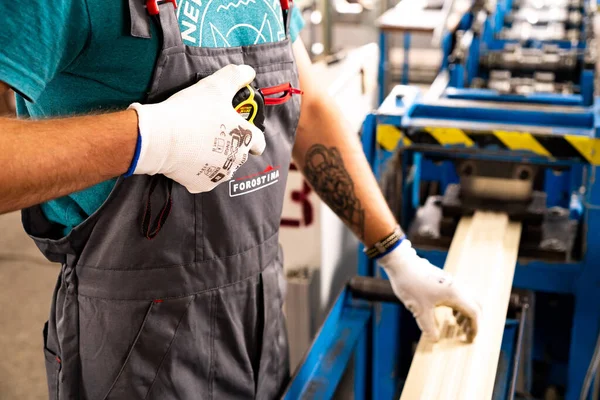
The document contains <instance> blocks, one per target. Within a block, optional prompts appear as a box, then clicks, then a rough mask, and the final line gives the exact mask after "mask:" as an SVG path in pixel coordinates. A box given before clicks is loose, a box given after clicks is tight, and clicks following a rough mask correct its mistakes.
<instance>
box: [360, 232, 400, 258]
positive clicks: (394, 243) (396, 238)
mask: <svg viewBox="0 0 600 400" xmlns="http://www.w3.org/2000/svg"><path fill="white" fill-rule="evenodd" d="M404 238H405V236H404V234H403V233H402V230H401V229H400V226H396V229H394V232H392V233H391V234H389V235H388V236H386V237H385V238H383V239H382V240H380V241H379V242H377V243H375V244H374V245H373V246H371V247H370V248H368V249H367V248H365V250H364V252H365V253H366V254H367V256H368V257H369V258H374V259H377V258H380V257H383V256H384V255H386V254H388V253H389V252H390V251H392V250H394V249H395V248H396V247H398V246H399V245H400V243H402V241H403V240H404Z"/></svg>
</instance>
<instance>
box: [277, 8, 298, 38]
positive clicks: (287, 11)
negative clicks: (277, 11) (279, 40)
mask: <svg viewBox="0 0 600 400" xmlns="http://www.w3.org/2000/svg"><path fill="white" fill-rule="evenodd" d="M279 2H280V3H281V11H282V13H283V25H284V26H285V35H286V36H288V37H289V35H290V21H291V19H292V8H293V7H294V2H293V0H279Z"/></svg>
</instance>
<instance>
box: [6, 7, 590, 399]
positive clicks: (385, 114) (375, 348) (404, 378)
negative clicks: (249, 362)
mask: <svg viewBox="0 0 600 400" xmlns="http://www.w3.org/2000/svg"><path fill="white" fill-rule="evenodd" d="M295 6H296V7H299V8H300V9H301V10H302V16H303V18H304V21H305V23H306V25H305V27H304V29H303V30H302V32H301V37H302V39H303V40H304V43H305V44H306V46H307V49H308V50H309V51H310V55H311V58H312V60H313V62H314V71H315V72H314V73H315V74H316V75H318V76H319V79H320V80H321V81H322V82H323V85H325V86H326V87H327V90H328V92H329V93H330V94H331V95H332V97H333V99H334V100H335V102H336V103H337V104H338V105H339V107H340V108H341V110H342V111H343V114H344V116H345V118H346V119H347V120H348V121H349V126H350V127H351V130H350V131H349V132H348V135H359V136H360V138H361V141H362V144H363V149H364V151H365V153H366V154H367V158H368V160H369V162H370V164H371V167H372V168H373V171H374V172H375V173H376V176H377V178H378V180H379V182H380V186H381V189H382V191H383V192H384V194H385V196H386V199H387V200H388V203H389V205H390V207H391V208H392V210H393V211H394V213H395V216H396V218H397V219H398V221H399V222H400V223H401V224H402V226H405V227H406V229H407V230H408V237H409V238H410V239H411V241H412V242H413V245H414V246H415V247H416V248H417V250H418V251H419V254H420V255H422V256H424V257H425V258H427V259H429V260H430V261H432V263H434V264H437V265H444V263H445V262H448V259H447V254H448V252H449V251H453V252H455V253H452V254H460V251H459V250H454V249H453V248H451V244H453V243H454V242H453V236H454V237H456V236H455V235H457V232H463V231H464V232H467V230H468V229H475V228H472V227H471V225H469V227H467V222H464V223H463V219H464V221H467V220H468V221H469V222H468V223H469V224H471V223H472V224H473V225H476V224H477V223H479V222H477V221H478V220H477V218H483V217H482V215H484V214H485V213H486V212H490V211H492V212H495V213H500V214H502V215H506V221H508V222H498V223H499V224H500V225H502V224H504V225H502V229H506V232H507V233H506V235H509V231H510V229H512V228H511V227H512V226H513V225H511V224H517V225H518V230H519V234H518V235H517V238H516V242H515V243H516V245H515V246H513V248H511V249H509V250H506V251H505V252H504V253H503V252H502V251H504V250H503V249H500V250H499V249H497V248H495V247H493V246H491V245H490V246H489V248H488V247H486V248H484V249H483V250H481V254H480V256H481V257H483V258H485V254H484V253H485V252H486V251H487V252H488V253H487V254H492V256H490V258H491V260H490V268H491V266H492V264H493V265H496V264H494V263H495V262H496V261H494V257H496V258H497V259H502V260H504V261H498V265H497V266H496V267H498V268H504V267H505V264H510V265H512V266H511V267H510V268H509V269H510V272H508V273H507V274H508V275H507V276H508V278H507V279H508V280H507V283H505V284H504V286H503V287H504V292H502V290H500V289H498V290H499V291H498V292H494V291H493V290H496V289H493V290H492V289H491V287H494V288H496V287H497V286H502V285H500V284H498V282H499V281H500V280H501V279H500V278H498V276H500V275H496V278H497V281H494V282H489V281H486V280H485V279H487V277H486V276H484V275H481V281H477V282H476V281H473V282H476V283H475V284H481V285H482V287H483V285H484V284H483V283H481V282H487V283H486V284H487V285H490V287H489V288H487V289H485V290H484V292H483V294H482V296H483V297H484V298H485V293H486V291H487V293H488V294H490V296H492V294H493V296H497V297H498V298H501V297H502V296H504V297H505V301H504V302H502V301H499V302H500V303H502V304H499V305H496V303H493V304H492V303H490V304H489V305H488V307H490V308H492V309H494V310H496V309H498V310H500V311H499V313H500V314H502V315H499V316H498V318H499V319H500V320H502V327H503V330H502V329H501V330H500V331H498V329H496V331H498V332H500V333H499V334H498V335H496V336H497V338H496V339H494V340H496V341H493V340H492V339H490V342H489V346H490V348H492V349H494V350H493V351H492V353H494V352H495V353H494V354H496V356H495V358H494V360H496V361H492V362H491V363H492V364H494V368H495V369H494V371H492V378H491V380H492V385H491V386H489V388H488V389H487V391H486V390H484V389H481V390H483V392H485V393H487V394H486V395H485V396H484V397H477V396H479V395H473V394H470V395H469V394H465V393H466V392H464V391H463V392H461V391H459V392H456V391H455V392H453V391H452V390H453V389H452V388H448V387H443V388H442V389H440V390H445V391H444V392H439V393H438V392H435V391H431V390H430V391H429V392H427V393H425V392H419V391H418V390H417V391H416V392H415V391H414V390H415V389H414V387H415V385H416V386H419V383H420V384H421V386H423V387H431V386H432V385H433V386H436V385H437V383H435V384H434V383H432V381H431V380H428V379H429V378H428V377H427V376H426V375H427V371H429V375H431V376H435V377H436V378H440V377H441V376H446V375H447V374H450V372H448V370H440V371H437V372H432V371H431V370H429V367H431V365H433V364H423V365H425V366H423V365H421V366H420V367H418V366H415V365H416V364H415V362H413V364H412V367H411V361H412V360H413V356H414V357H417V358H415V359H417V360H419V361H421V362H429V363H435V361H432V360H429V361H422V360H424V358H423V359H419V358H418V357H422V351H421V350H419V349H420V348H421V347H419V346H424V345H423V344H419V343H420V342H419V336H418V329H417V326H416V324H415V323H414V321H413V320H412V319H411V318H410V314H409V313H408V312H407V311H406V310H405V309H404V308H403V307H402V306H401V305H398V304H392V303H390V302H388V301H380V300H382V299H381V298H377V296H376V298H375V299H374V300H373V299H369V298H368V296H367V300H364V298H363V297H361V294H360V290H358V289H356V287H351V285H349V280H350V278H351V277H353V276H355V275H360V276H367V277H376V278H385V276H384V275H383V274H382V272H381V270H380V269H379V267H378V266H377V265H376V264H374V263H373V262H372V261H369V260H368V259H367V258H366V257H365V256H364V254H363V253H362V247H361V246H359V243H358V241H357V240H356V239H355V238H354V237H353V236H352V234H351V232H350V231H349V230H348V229H347V228H346V227H344V225H343V224H342V223H341V222H340V221H339V220H338V219H337V217H336V216H335V214H334V213H333V212H332V211H331V210H330V209H329V208H328V207H327V206H326V205H325V204H324V203H322V202H321V201H320V200H319V199H318V197H317V196H316V194H315V193H314V191H313V190H311V188H310V187H309V186H308V184H307V182H306V181H305V180H304V179H303V178H302V176H301V174H300V173H299V171H297V170H296V169H295V168H294V167H293V166H292V168H291V171H290V175H289V178H288V183H287V189H286V198H285V203H284V211H283V216H282V220H281V233H280V242H281V244H282V247H283V249H284V252H285V264H284V269H285V273H286V278H287V297H286V301H285V305H284V312H285V315H286V318H287V324H288V335H289V340H290V363H291V369H292V371H295V372H296V374H295V375H294V376H293V380H292V381H291V382H290V386H289V387H288V390H287V392H286V394H285V398H286V399H300V398H314V399H327V398H337V399H351V398H354V399H398V398H401V399H402V400H411V399H442V398H445V399H468V400H483V399H484V398H485V399H487V398H490V399H492V398H493V399H495V400H500V399H507V400H508V399H523V400H524V399H548V400H554V399H566V400H577V399H580V400H587V399H597V398H598V396H599V392H600V388H599V386H600V375H599V371H598V364H600V337H599V335H600V296H599V295H598V288H599V287H600V187H599V186H598V182H597V179H596V175H595V174H596V169H597V166H598V165H600V120H599V118H600V111H599V110H600V108H599V106H600V102H599V100H598V97H597V96H598V95H599V92H598V86H597V81H598V79H597V65H598V60H597V46H598V42H597V40H596V38H595V32H597V29H598V28H599V27H597V24H598V21H597V15H596V3H595V2H592V1H583V0H496V1H489V2H486V1H479V0H474V1H463V0H446V1H431V0H401V1H400V2H398V3H396V2H394V1H390V0H360V1H356V2H348V1H346V0H314V1H313V0H301V1H296V2H295ZM0 103H1V104H0V108H1V112H2V114H3V115H12V114H14V103H13V100H12V95H9V96H7V97H6V98H4V99H2V101H1V102H0ZM471 218H472V220H471ZM486 218H487V217H486ZM486 221H487V220H485V221H484V222H482V223H489V224H491V225H490V226H492V225H493V224H494V223H496V222H494V221H492V220H489V221H488V222H486ZM461 224H463V225H464V226H462V225H461ZM0 226H1V227H2V233H1V234H0V278H1V282H3V288H2V290H1V291H0V304H1V305H2V307H0V348H1V349H4V352H3V356H2V358H1V359H0V400H9V399H32V400H37V399H45V398H47V385H46V377H45V370H44V360H43V356H42V354H41V353H40V351H39V350H40V346H41V343H40V339H41V337H42V326H43V323H44V322H45V321H46V319H47V315H48V310H49V307H50V299H51V295H52V292H53V290H54V284H55V278H56V276H57V274H58V272H59V270H60V266H57V265H56V264H51V263H49V262H48V261H47V260H46V259H45V258H44V257H43V256H42V255H41V254H40V253H39V251H38V249H37V248H36V247H35V245H34V244H33V242H32V241H31V240H30V239H29V238H28V237H27V235H26V234H25V233H24V232H23V229H22V226H21V220H20V213H18V212H15V213H10V214H7V215H3V216H0ZM515 226H516V225H515ZM515 229H517V228H515ZM503 232H504V231H503ZM503 234H504V233H503ZM519 235H520V236H519ZM503 237H504V236H502V237H501V238H503ZM468 240H473V241H474V242H473V243H471V242H469V243H471V244H472V245H473V246H476V245H477V243H479V242H476V241H475V240H476V238H472V239H468ZM466 242H467V239H465V243H466ZM299 243H302V245H299ZM478 245H480V246H484V245H487V244H481V243H479V244H478ZM465 246H466V245H465ZM482 248H483V247H482ZM511 251H512V252H511ZM494 252H497V253H494ZM478 254H479V253H478ZM493 254H495V255H496V256H493ZM505 255H506V258H503V257H504V256H505ZM511 257H513V258H514V260H513V259H512V258H511ZM507 260H508V261H507ZM511 260H512V261H511ZM503 262H504V264H503ZM463 274H464V272H463ZM471 274H472V275H474V274H475V272H473V271H471ZM502 276H504V275H502ZM465 279H467V280H468V278H465ZM511 286H512V289H511ZM357 290H358V291H357ZM482 290H483V289H482ZM353 296H354V297H353ZM504 297H502V298H504ZM383 300H385V299H383ZM494 307H498V308H494ZM502 307H504V308H502ZM502 310H504V311H502ZM349 316H353V317H352V318H355V319H352V318H350V317H349ZM442 317H443V316H442ZM498 318H497V319H498ZM357 320H360V321H362V322H360V321H359V322H357ZM348 327H350V328H351V329H350V328H348ZM344 329H350V330H344ZM345 332H352V333H351V334H346V333H345ZM450 339H451V338H450ZM450 339H448V340H450ZM438 351H439V352H440V354H441V353H442V351H441V350H438ZM432 354H438V353H435V352H433V353H432ZM453 354H454V353H453ZM457 354H458V355H457ZM461 354H462V355H461ZM465 354H466V353H464V354H463V353H460V354H459V353H456V354H455V355H454V357H455V358H448V357H450V356H442V355H439V354H438V355H436V357H439V358H438V359H437V362H438V363H442V364H444V365H445V364H446V363H447V364H448V365H450V366H452V365H456V366H458V365H463V364H461V362H463V361H464V360H463V359H462V358H460V357H463V358H464V359H467V358H468V357H475V356H471V355H465ZM444 357H446V358H444ZM457 357H458V358H457ZM461 360H463V361H461ZM465 362H466V361H465ZM480 362H482V363H483V364H481V365H480V366H481V368H487V367H486V366H489V365H490V360H484V361H480ZM427 366H429V367H427ZM411 368H412V369H411ZM456 368H458V367H456ZM409 370H410V371H411V372H410V374H409ZM419 373H421V375H419ZM477 376H478V375H477ZM478 377H479V376H478ZM479 378H481V379H482V381H483V380H484V378H483V376H481V377H479ZM487 379H488V380H489V379H490V378H489V377H488V378H487ZM440 386H443V385H441V384H440ZM419 390H420V389H419ZM457 390H458V389H457ZM461 390H463V389H461ZM411 391H412V392H411ZM417 392H419V393H417ZM483 392H478V393H483ZM436 393H437V394H436ZM440 393H444V396H447V397H442V394H440ZM450 393H454V394H450ZM456 393H460V394H456ZM456 396H458V397H456ZM473 396H475V397H473ZM489 396H491V397H489Z"/></svg>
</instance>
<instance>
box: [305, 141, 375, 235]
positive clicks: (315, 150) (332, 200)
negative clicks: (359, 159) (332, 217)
mask: <svg viewBox="0 0 600 400" xmlns="http://www.w3.org/2000/svg"><path fill="white" fill-rule="evenodd" d="M304 176H305V177H306V179H307V180H308V181H309V182H310V184H311V185H312V186H313V188H314V189H315V191H316V192H317V193H318V194H319V196H320V197H321V199H322V200H323V201H325V203H327V205H329V207H331V209H332V210H333V211H334V212H335V213H336V214H337V215H338V216H339V217H340V218H341V219H342V220H343V221H344V222H346V223H347V224H348V225H349V226H350V228H351V229H352V230H353V231H354V232H355V233H356V234H358V236H359V238H361V239H363V238H364V231H365V210H364V209H363V208H362V206H361V204H360V200H359V199H358V198H357V197H356V193H355V192H354V182H353V181H352V178H350V175H349V174H348V171H347V170H346V167H345V166H344V161H343V160H342V157H341V155H340V152H339V151H338V149H337V148H336V147H330V148H327V147H325V146H323V145H321V144H315V145H314V146H312V147H311V148H310V149H308V152H307V153H306V165H305V166H304Z"/></svg>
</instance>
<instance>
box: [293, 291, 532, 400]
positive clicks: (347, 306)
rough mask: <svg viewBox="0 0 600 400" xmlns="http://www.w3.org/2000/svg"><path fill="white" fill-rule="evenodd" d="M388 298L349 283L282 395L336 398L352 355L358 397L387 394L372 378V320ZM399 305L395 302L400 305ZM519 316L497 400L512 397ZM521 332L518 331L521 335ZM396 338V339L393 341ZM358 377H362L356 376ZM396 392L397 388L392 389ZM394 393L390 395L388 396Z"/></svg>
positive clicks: (508, 339)
mask: <svg viewBox="0 0 600 400" xmlns="http://www.w3.org/2000/svg"><path fill="white" fill-rule="evenodd" d="M389 305H391V304H388V303H376V302H375V303H374V302H368V301H365V300H362V299H356V298H354V297H353V295H352V293H351V291H350V290H349V289H348V288H347V287H346V288H344V289H343V290H342V292H341V294H340V295H339V296H338V298H337V300H336V302H335V304H334V305H333V307H332V309H331V311H330V312H329V315H328V316H327V318H326V320H325V323H324V324H323V326H322V327H321V330H320V332H319V333H318V335H317V338H316V339H315V341H314V342H313V343H312V345H311V348H310V350H309V351H308V353H307V354H306V356H305V358H304V360H303V362H302V363H301V365H300V367H299V368H298V370H297V371H296V373H295V374H294V377H293V378H292V381H291V382H290V384H289V385H288V387H287V388H286V391H285V393H284V395H283V399H284V400H298V399H303V400H309V399H319V400H327V399H331V398H333V396H334V394H335V392H336V389H337V388H338V385H339V383H340V381H341V379H342V376H343V374H344V372H346V371H347V370H348V366H349V365H350V360H351V359H352V357H353V356H354V363H355V369H354V373H355V375H354V376H355V379H354V382H355V384H354V399H356V400H360V399H369V398H377V399H379V398H386V397H374V396H379V395H381V393H373V391H372V389H371V388H372V387H373V382H371V381H370V378H371V371H370V369H369V368H371V367H375V366H376V365H375V364H371V363H370V362H369V360H370V357H367V356H368V354H369V351H370V349H369V346H368V343H369V342H370V340H369V339H370V338H371V334H372V333H374V332H373V331H372V327H373V324H376V323H377V322H376V321H377V316H378V315H379V310H380V309H381V308H382V307H386V306H389ZM396 307H397V306H396ZM522 323H523V319H521V321H517V320H514V319H508V320H507V321H506V325H505V329H504V336H503V338H502V346H501V352H500V357H501V361H500V365H501V366H502V367H501V368H499V371H498V374H497V378H496V384H495V387H494V397H493V399H494V400H504V399H507V398H509V391H510V385H511V382H512V379H511V378H514V373H515V365H516V364H518V362H515V361H516V360H517V361H518V357H519V356H518V346H519V344H518V343H519V342H520V340H519V335H522V330H519V326H520V324H522ZM517 332H518V334H517ZM392 342H393V341H392ZM357 377H360V378H357ZM391 395H392V396H393V395H394V393H391ZM390 398H391V397H390Z"/></svg>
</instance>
